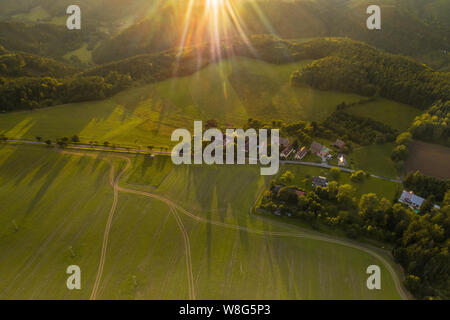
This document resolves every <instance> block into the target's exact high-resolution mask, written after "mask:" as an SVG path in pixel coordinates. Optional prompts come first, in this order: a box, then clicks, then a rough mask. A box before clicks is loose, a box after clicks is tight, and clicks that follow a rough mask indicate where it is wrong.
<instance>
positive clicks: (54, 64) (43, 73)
mask: <svg viewBox="0 0 450 320" xmlns="http://www.w3.org/2000/svg"><path fill="white" fill-rule="evenodd" d="M0 51H1V50H0ZM0 54H1V52H0ZM76 71H77V70H76V69H75V68H73V67H70V66H67V65H65V64H64V63H61V62H58V61H55V60H53V59H47V58H42V57H39V56H35V55H31V54H26V53H7V54H3V55H0V76H3V77H56V78H58V77H64V76H67V75H72V74H74V73H75V72H76Z"/></svg>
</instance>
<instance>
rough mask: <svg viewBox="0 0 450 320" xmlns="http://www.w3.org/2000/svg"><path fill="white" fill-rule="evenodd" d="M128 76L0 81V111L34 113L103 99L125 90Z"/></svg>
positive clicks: (21, 78) (111, 74)
mask: <svg viewBox="0 0 450 320" xmlns="http://www.w3.org/2000/svg"><path fill="white" fill-rule="evenodd" d="M130 81H131V79H130V77H129V76H127V75H119V74H115V73H110V74H109V75H108V76H107V77H106V78H103V77H100V76H87V77H86V76H76V77H73V78H67V79H55V78H50V77H43V78H35V77H33V78H31V77H20V78H14V79H6V78H0V106H1V110H4V111H14V110H20V109H35V108H39V107H43V106H52V105H56V104H61V103H69V102H81V101H89V100H98V99H104V98H105V97H107V96H110V95H111V94H113V93H116V92H118V91H119V90H121V89H123V88H125V87H126V86H127V85H128V84H129V83H130Z"/></svg>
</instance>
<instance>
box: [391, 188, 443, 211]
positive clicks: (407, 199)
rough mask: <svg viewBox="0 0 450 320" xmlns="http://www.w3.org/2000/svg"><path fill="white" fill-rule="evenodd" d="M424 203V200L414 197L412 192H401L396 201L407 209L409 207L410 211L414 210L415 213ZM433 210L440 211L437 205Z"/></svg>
mask: <svg viewBox="0 0 450 320" xmlns="http://www.w3.org/2000/svg"><path fill="white" fill-rule="evenodd" d="M424 201H425V199H424V198H422V197H419V196H417V195H415V194H414V193H413V192H412V191H410V192H408V191H405V190H403V192H402V195H401V196H400V199H398V202H401V203H403V204H406V205H407V206H408V207H410V208H411V209H412V210H415V211H416V212H417V211H418V210H419V209H420V207H421V206H422V204H423V202H424ZM434 208H436V209H440V207H439V206H438V205H434Z"/></svg>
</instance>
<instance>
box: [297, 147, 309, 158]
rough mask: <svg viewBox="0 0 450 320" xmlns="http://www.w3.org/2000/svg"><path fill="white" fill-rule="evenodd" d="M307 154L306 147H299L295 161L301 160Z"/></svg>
mask: <svg viewBox="0 0 450 320" xmlns="http://www.w3.org/2000/svg"><path fill="white" fill-rule="evenodd" d="M307 153H308V149H306V147H301V148H300V150H299V151H298V152H297V153H296V154H295V159H297V160H302V159H303V158H304V157H305V156H306V154H307Z"/></svg>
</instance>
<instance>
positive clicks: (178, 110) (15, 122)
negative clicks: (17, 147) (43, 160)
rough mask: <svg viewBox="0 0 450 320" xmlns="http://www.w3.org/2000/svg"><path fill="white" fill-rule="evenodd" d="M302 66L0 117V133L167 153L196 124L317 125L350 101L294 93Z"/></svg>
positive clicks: (217, 72) (220, 71)
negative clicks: (294, 76)
mask: <svg viewBox="0 0 450 320" xmlns="http://www.w3.org/2000/svg"><path fill="white" fill-rule="evenodd" d="M305 63H307V62H306V61H305V62H299V63H292V64H285V65H272V64H268V63H264V62H261V61H257V60H252V59H245V58H235V59H231V60H227V61H222V62H220V63H217V64H212V65H210V66H208V67H206V68H205V69H203V70H201V71H199V72H197V73H195V74H193V75H192V76H189V77H184V78H174V79H170V80H167V81H163V82H159V83H155V84H150V85H146V86H142V87H139V88H133V89H130V90H126V91H123V92H121V93H119V94H117V95H116V96H114V97H112V98H110V99H107V100H103V101H95V102H86V103H77V104H68V105H61V106H56V107H52V108H45V109H40V110H35V111H23V112H14V113H8V114H1V115H0V133H4V134H6V135H7V136H8V137H10V138H23V139H34V138H35V136H42V137H44V139H47V138H50V139H52V140H55V139H56V138H60V137H62V136H72V135H73V134H78V135H79V136H80V138H81V140H82V141H84V142H89V141H99V142H100V143H103V142H104V141H105V140H108V141H109V142H112V143H116V144H127V145H134V146H139V145H142V146H147V145H149V144H152V145H154V146H158V147H159V146H170V145H171V144H172V143H171V142H170V135H171V133H172V131H173V130H174V129H176V128H180V127H183V128H188V129H191V128H192V126H193V120H207V119H208V118H214V119H217V120H218V121H219V122H220V123H221V124H226V123H231V124H233V125H235V126H237V127H241V126H242V125H243V124H244V123H245V122H246V121H247V119H248V118H250V117H251V118H254V119H261V120H273V119H280V120H285V121H296V120H302V119H303V120H311V121H313V120H314V121H319V120H323V119H324V118H326V117H327V116H328V115H329V114H330V113H332V112H333V111H334V110H335V106H336V105H337V104H339V103H341V102H343V101H346V102H349V103H350V102H355V101H359V100H360V99H361V97H360V96H357V95H353V94H343V93H338V92H326V91H325V92H324V91H318V90H313V89H310V88H292V87H290V86H289V78H290V75H291V73H292V72H293V71H294V70H295V69H297V68H298V67H299V66H300V65H302V64H305Z"/></svg>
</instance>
